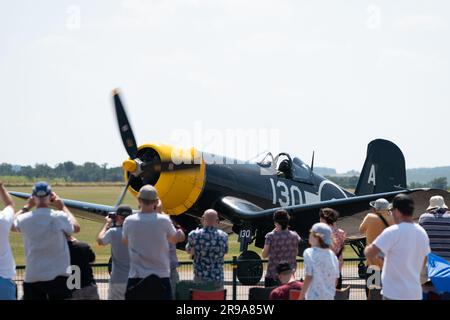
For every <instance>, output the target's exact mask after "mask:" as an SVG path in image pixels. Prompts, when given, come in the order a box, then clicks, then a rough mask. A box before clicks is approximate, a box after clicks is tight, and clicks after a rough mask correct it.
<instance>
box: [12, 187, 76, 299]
mask: <svg viewBox="0 0 450 320" xmlns="http://www.w3.org/2000/svg"><path fill="white" fill-rule="evenodd" d="M50 205H53V206H55V207H56V210H53V209H52V208H51V207H50ZM35 206H36V209H35V210H33V211H30V210H31V209H32V208H33V207H35ZM13 231H16V232H21V233H22V235H23V238H24V242H25V255H26V268H25V279H24V283H23V291H24V295H23V299H24V300H62V299H70V298H71V297H72V294H71V291H70V290H69V287H68V284H67V282H68V276H69V275H70V270H71V269H70V253H69V247H68V245H67V240H66V237H67V236H70V235H72V234H73V233H77V232H80V225H79V224H78V222H77V220H76V219H75V217H74V216H73V215H72V213H71V212H70V211H69V209H68V208H67V207H66V206H65V205H64V202H63V200H62V199H61V198H59V197H58V196H57V195H56V193H54V192H52V189H51V187H50V185H49V184H48V183H46V182H38V183H36V184H35V185H34V188H33V193H32V196H31V197H30V198H29V199H28V201H27V203H26V204H25V206H24V207H23V208H22V209H21V210H20V211H19V212H17V213H16V215H15V218H14V225H13Z"/></svg>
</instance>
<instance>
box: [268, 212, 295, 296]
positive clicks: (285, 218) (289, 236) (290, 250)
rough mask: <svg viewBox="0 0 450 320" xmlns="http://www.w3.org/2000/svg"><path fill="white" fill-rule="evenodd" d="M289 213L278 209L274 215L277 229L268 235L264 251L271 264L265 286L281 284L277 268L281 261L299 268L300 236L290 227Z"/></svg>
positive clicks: (293, 267)
mask: <svg viewBox="0 0 450 320" xmlns="http://www.w3.org/2000/svg"><path fill="white" fill-rule="evenodd" d="M289 220H290V217H289V214H288V213H287V211H286V210H278V211H276V212H275V213H274V215H273V221H274V224H275V229H274V230H273V231H272V232H269V233H268V234H267V235H266V242H265V244H264V249H263V252H262V256H263V258H269V265H268V267H267V273H266V277H265V281H264V285H265V287H273V286H278V285H280V282H279V279H278V274H277V272H276V268H277V266H278V265H279V264H280V263H288V264H289V265H290V266H291V268H292V269H293V270H295V269H297V261H296V258H297V254H298V243H299V242H300V236H299V235H298V234H297V233H296V232H295V231H290V230H289V228H288V224H289Z"/></svg>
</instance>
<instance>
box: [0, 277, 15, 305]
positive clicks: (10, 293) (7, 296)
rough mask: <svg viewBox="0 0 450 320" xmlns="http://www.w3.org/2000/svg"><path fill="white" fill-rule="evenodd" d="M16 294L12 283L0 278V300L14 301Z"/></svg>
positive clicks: (9, 280)
mask: <svg viewBox="0 0 450 320" xmlns="http://www.w3.org/2000/svg"><path fill="white" fill-rule="evenodd" d="M16 292H17V289H16V284H15V282H14V281H12V280H11V279H5V278H2V277H0V300H16Z"/></svg>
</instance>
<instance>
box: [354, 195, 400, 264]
mask: <svg viewBox="0 0 450 320" xmlns="http://www.w3.org/2000/svg"><path fill="white" fill-rule="evenodd" d="M369 205H370V207H371V209H370V211H371V212H370V213H368V214H367V215H366V216H365V218H364V220H363V222H362V223H361V225H360V226H359V232H361V233H362V234H363V235H365V236H366V246H368V245H370V244H371V243H372V242H373V241H374V240H375V239H376V238H377V237H378V236H379V235H380V234H381V233H382V232H383V230H384V229H386V228H387V227H389V226H392V225H393V224H394V218H393V217H392V216H391V215H390V214H389V206H390V204H389V201H387V200H386V199H383V198H380V199H377V200H375V201H371V202H370V203H369ZM367 266H368V267H369V266H377V267H378V268H379V269H381V268H383V260H382V259H380V258H379V257H371V258H367Z"/></svg>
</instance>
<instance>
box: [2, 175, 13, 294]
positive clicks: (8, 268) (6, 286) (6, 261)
mask: <svg viewBox="0 0 450 320" xmlns="http://www.w3.org/2000/svg"><path fill="white" fill-rule="evenodd" d="M0 200H2V202H3V204H4V205H5V208H4V209H3V211H1V210H0V300H16V284H15V283H14V281H13V280H12V279H13V278H14V276H15V275H16V265H15V263H14V258H13V255H12V252H11V246H10V244H9V231H10V230H11V226H12V224H13V221H14V202H13V200H12V199H11V196H10V195H9V193H8V191H7V190H6V188H5V187H4V186H3V182H2V181H0Z"/></svg>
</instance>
